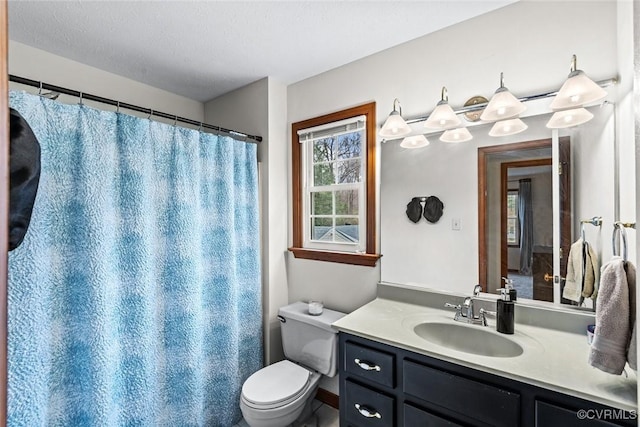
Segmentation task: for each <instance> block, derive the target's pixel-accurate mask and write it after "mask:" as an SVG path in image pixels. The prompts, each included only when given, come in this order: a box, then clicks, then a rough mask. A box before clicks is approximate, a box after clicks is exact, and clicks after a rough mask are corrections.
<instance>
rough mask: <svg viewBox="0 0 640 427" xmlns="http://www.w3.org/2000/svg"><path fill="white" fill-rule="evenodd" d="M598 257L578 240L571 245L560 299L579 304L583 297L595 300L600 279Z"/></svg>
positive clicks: (583, 242) (591, 249)
mask: <svg viewBox="0 0 640 427" xmlns="http://www.w3.org/2000/svg"><path fill="white" fill-rule="evenodd" d="M599 276H600V275H599V271H598V257H597V255H596V253H595V251H594V250H593V248H592V247H591V245H590V244H588V243H587V242H585V241H584V240H582V239H578V240H577V241H576V242H575V243H573V244H572V245H571V249H570V250H569V258H568V261H567V277H566V280H565V284H564V289H563V291H562V297H563V298H566V299H568V300H571V301H575V302H578V303H579V302H581V301H582V298H583V297H591V298H593V299H595V297H596V295H597V289H598V281H599V279H600V277H599Z"/></svg>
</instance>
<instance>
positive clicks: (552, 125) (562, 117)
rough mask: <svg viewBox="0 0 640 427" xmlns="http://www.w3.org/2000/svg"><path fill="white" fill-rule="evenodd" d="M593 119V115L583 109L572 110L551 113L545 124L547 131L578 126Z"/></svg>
mask: <svg viewBox="0 0 640 427" xmlns="http://www.w3.org/2000/svg"><path fill="white" fill-rule="evenodd" d="M592 118H593V114H591V113H590V112H589V111H587V110H586V109H584V108H574V109H573V110H563V111H558V112H556V113H553V116H551V119H549V122H548V123H547V127H548V128H549V129H562V128H568V127H571V126H578V125H581V124H583V123H586V122H588V121H589V120H591V119H592Z"/></svg>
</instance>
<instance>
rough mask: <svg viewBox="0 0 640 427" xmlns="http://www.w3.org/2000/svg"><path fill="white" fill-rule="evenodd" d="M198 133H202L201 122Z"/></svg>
mask: <svg viewBox="0 0 640 427" xmlns="http://www.w3.org/2000/svg"><path fill="white" fill-rule="evenodd" d="M198 132H202V122H200V126H199V127H198Z"/></svg>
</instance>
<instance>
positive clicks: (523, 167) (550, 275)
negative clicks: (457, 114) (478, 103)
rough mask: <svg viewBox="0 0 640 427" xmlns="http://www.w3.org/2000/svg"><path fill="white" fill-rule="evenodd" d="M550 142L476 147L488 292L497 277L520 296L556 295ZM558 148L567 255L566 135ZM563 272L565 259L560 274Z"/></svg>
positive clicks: (548, 298)
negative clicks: (510, 281) (512, 287)
mask: <svg viewBox="0 0 640 427" xmlns="http://www.w3.org/2000/svg"><path fill="white" fill-rule="evenodd" d="M551 143H552V142H551V139H545V140H535V141H525V142H519V143H515V144H504V145H498V146H490V147H480V148H478V174H479V176H478V178H479V179H478V184H479V188H478V194H479V212H478V213H479V237H480V248H479V249H480V250H479V253H480V283H481V284H483V285H485V291H486V292H496V288H498V287H500V286H501V283H502V281H501V278H503V277H508V278H510V279H512V280H513V283H514V286H515V287H516V289H517V290H518V297H519V298H527V299H536V300H541V301H553V299H554V271H553V244H554V241H553V222H554V221H553V220H554V218H553V215H554V213H553V175H552V174H553V171H552V157H551V153H552V149H551ZM559 152H560V156H559V159H558V163H559V165H561V166H560V168H559V171H558V173H559V176H560V185H559V188H558V194H559V197H560V212H559V218H558V220H559V222H558V223H559V224H560V236H561V239H560V240H561V243H562V244H561V250H560V252H561V253H565V254H566V253H568V249H569V246H570V243H571V210H570V207H571V198H570V174H569V166H570V161H569V160H570V159H569V139H568V138H560V150H559ZM565 246H566V247H565ZM562 258H563V257H562ZM565 274H566V260H565V259H564V258H563V259H562V263H561V272H560V275H561V277H563V278H564V276H565Z"/></svg>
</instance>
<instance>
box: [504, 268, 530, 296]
mask: <svg viewBox="0 0 640 427" xmlns="http://www.w3.org/2000/svg"><path fill="white" fill-rule="evenodd" d="M509 279H511V280H513V287H514V288H515V290H516V291H518V298H527V299H533V276H525V275H522V274H517V273H512V272H509Z"/></svg>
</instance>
